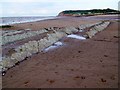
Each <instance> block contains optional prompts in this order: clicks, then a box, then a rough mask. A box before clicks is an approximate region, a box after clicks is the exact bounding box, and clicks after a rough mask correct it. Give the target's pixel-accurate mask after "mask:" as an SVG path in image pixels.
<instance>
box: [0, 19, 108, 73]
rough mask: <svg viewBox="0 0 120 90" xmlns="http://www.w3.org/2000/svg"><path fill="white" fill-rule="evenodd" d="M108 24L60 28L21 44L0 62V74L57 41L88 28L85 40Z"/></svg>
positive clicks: (100, 23)
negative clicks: (43, 36)
mask: <svg viewBox="0 0 120 90" xmlns="http://www.w3.org/2000/svg"><path fill="white" fill-rule="evenodd" d="M109 24H110V22H109V21H102V22H98V23H95V24H91V25H84V26H80V27H77V28H76V27H68V28H62V29H61V30H58V31H55V30H53V31H54V33H50V34H47V37H45V38H43V39H40V40H38V41H36V40H34V41H29V42H28V43H25V44H23V45H22V46H19V47H18V48H16V49H15V50H16V52H15V53H13V54H12V55H11V56H9V57H8V56H7V57H4V58H3V60H2V61H0V72H2V75H4V74H5V72H6V71H7V70H8V69H10V68H12V67H14V66H15V65H17V64H18V63H20V62H22V61H23V60H25V59H26V58H27V57H29V56H31V55H33V54H35V53H39V52H41V51H43V50H44V49H45V48H47V47H49V46H51V45H52V44H54V43H55V42H57V41H59V39H61V38H63V37H65V36H67V35H69V34H72V33H75V32H79V31H80V30H81V29H85V28H88V27H89V28H90V29H89V30H88V31H87V32H85V34H84V35H83V36H84V37H85V38H92V37H93V36H95V34H97V33H98V32H100V31H102V30H104V29H105V28H106V27H107V26H108V25H109Z"/></svg>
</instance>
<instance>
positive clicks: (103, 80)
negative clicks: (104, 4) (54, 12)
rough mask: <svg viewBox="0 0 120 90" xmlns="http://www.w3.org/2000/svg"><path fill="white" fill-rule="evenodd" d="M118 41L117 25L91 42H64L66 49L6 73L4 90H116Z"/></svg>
mask: <svg viewBox="0 0 120 90" xmlns="http://www.w3.org/2000/svg"><path fill="white" fill-rule="evenodd" d="M53 21H54V20H53ZM46 22H47V21H46ZM48 22H49V23H50V22H52V21H48ZM61 22H62V20H60V23H59V24H61ZM54 24H55V23H54ZM40 25H42V24H40ZM40 25H39V26H40ZM50 25H51V23H50ZM48 26H49V25H48ZM19 27H20V26H19ZM35 27H36V26H35ZM36 29H37V28H36ZM118 38H119V37H118V22H117V21H112V23H111V24H110V25H109V26H108V28H106V29H105V30H104V31H102V32H100V33H98V34H97V35H96V36H94V37H93V38H92V39H87V40H78V39H72V38H67V37H66V38H63V39H62V40H61V41H62V42H63V43H64V44H65V45H63V46H61V47H59V48H57V49H53V50H51V51H48V52H46V53H44V52H41V53H38V54H35V55H33V56H31V57H29V58H28V59H27V60H25V61H24V62H22V63H20V64H19V65H17V66H15V67H14V68H11V69H10V70H8V71H7V73H6V75H5V76H3V83H2V84H3V88H117V87H118Z"/></svg>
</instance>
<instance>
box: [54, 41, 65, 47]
mask: <svg viewBox="0 0 120 90" xmlns="http://www.w3.org/2000/svg"><path fill="white" fill-rule="evenodd" d="M54 45H55V46H62V45H63V43H62V42H60V41H58V42H56V43H54Z"/></svg>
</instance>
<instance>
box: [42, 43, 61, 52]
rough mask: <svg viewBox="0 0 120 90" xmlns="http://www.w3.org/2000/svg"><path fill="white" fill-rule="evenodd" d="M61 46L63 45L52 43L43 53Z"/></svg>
mask: <svg viewBox="0 0 120 90" xmlns="http://www.w3.org/2000/svg"><path fill="white" fill-rule="evenodd" d="M62 45H63V43H62V42H60V41H58V42H56V43H54V44H53V45H51V46H49V47H48V48H45V49H44V50H43V51H44V52H47V51H49V50H53V49H55V48H58V47H59V46H62Z"/></svg>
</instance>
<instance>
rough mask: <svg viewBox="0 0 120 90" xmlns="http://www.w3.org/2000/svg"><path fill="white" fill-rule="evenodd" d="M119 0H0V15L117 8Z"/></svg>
mask: <svg viewBox="0 0 120 90" xmlns="http://www.w3.org/2000/svg"><path fill="white" fill-rule="evenodd" d="M118 2H119V0H0V17H1V16H56V15H57V14H58V13H59V12H61V11H63V10H81V9H84V10H85V9H106V8H112V9H118Z"/></svg>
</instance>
